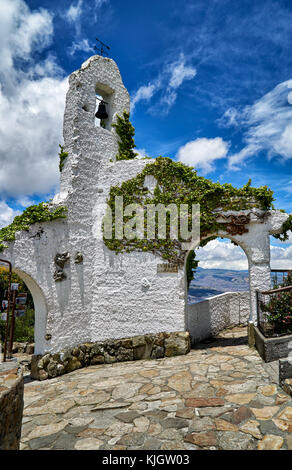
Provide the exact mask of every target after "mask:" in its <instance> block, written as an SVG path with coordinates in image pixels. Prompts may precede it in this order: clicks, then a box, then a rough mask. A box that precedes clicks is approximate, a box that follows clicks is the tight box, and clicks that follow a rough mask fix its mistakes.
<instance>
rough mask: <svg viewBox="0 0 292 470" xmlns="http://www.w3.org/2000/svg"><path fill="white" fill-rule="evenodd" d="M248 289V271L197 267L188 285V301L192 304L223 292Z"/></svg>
mask: <svg viewBox="0 0 292 470" xmlns="http://www.w3.org/2000/svg"><path fill="white" fill-rule="evenodd" d="M248 289H249V283H248V271H235V270H231V269H203V268H197V269H196V271H195V274H194V279H193V280H192V282H191V284H190V287H189V292H188V302H189V303H192V304H193V303H196V302H201V301H202V300H205V299H207V298H209V297H213V296H214V295H219V294H223V293H224V292H242V291H247V290H248Z"/></svg>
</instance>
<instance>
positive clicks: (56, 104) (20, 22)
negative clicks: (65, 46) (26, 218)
mask: <svg viewBox="0 0 292 470" xmlns="http://www.w3.org/2000/svg"><path fill="white" fill-rule="evenodd" d="M52 34H53V27H52V16H51V15H50V14H49V13H48V12H47V11H46V10H43V9H41V10H39V11H37V12H31V11H30V10H29V8H28V7H27V5H26V4H25V3H24V1H23V0H1V1H0V60H1V74H0V140H1V147H0V162H1V166H0V191H1V194H2V196H3V195H8V196H12V197H17V196H18V195H30V194H33V193H38V194H46V193H48V192H50V191H52V189H53V187H55V186H56V185H57V184H58V180H59V172H58V156H57V154H58V144H59V143H62V140H63V138H62V120H63V112H64V104H65V93H66V90H67V79H64V78H63V75H62V73H63V71H62V69H61V68H60V67H59V66H58V65H57V63H56V60H55V58H54V57H53V56H52V55H48V56H47V57H46V58H45V59H44V60H42V61H39V62H38V63H35V62H34V60H33V56H34V52H35V51H36V50H38V51H42V50H43V48H45V47H47V45H48V44H50V41H51V40H52ZM19 35H20V36H19ZM19 37H21V38H22V40H20V39H19ZM19 57H22V59H24V60H25V61H26V66H27V67H26V69H25V70H26V71H24V69H23V68H22V69H20V68H18V67H17V66H16V65H15V59H17V58H19ZM2 59H3V61H2Z"/></svg>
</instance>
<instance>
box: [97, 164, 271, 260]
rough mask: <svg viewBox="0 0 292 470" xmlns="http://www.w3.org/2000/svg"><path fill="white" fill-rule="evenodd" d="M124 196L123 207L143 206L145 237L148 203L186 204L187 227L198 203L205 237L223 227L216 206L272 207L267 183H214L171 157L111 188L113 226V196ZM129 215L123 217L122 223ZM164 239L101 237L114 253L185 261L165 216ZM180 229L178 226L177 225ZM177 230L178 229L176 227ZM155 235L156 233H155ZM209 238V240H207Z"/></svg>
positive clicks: (146, 167)
mask: <svg viewBox="0 0 292 470" xmlns="http://www.w3.org/2000/svg"><path fill="white" fill-rule="evenodd" d="M147 175H152V176H153V177H154V178H155V179H156V181H157V185H156V188H155V190H154V194H149V192H148V189H147V188H146V187H144V180H145V177H146V176H147ZM116 196H123V203H124V207H125V206H127V205H128V204H135V203H136V204H140V205H142V206H143V207H144V228H145V232H144V236H145V234H146V227H147V211H146V206H147V205H148V204H155V205H157V204H159V203H161V204H164V205H165V206H168V205H169V204H173V203H175V204H177V206H179V205H180V204H187V205H188V207H189V212H190V214H189V220H188V225H189V230H191V207H192V204H200V211H201V217H200V224H201V238H202V239H204V238H205V237H206V236H208V235H210V236H214V238H216V236H217V234H218V231H219V230H220V229H221V230H224V224H222V223H221V224H220V223H218V222H217V220H216V213H214V211H215V209H218V208H220V210H222V211H227V210H234V211H239V210H245V209H251V208H259V209H262V210H268V209H270V208H273V204H272V201H273V200H274V198H273V191H271V189H269V188H268V187H267V186H262V187H260V188H253V187H251V181H250V180H249V181H248V183H247V184H246V185H245V186H243V187H242V188H239V189H238V188H235V187H233V186H232V185H231V184H220V183H213V182H212V181H210V180H208V179H206V178H204V177H201V176H198V175H197V172H196V171H194V169H193V168H192V167H190V166H187V165H184V164H183V163H180V162H175V161H173V160H172V159H170V158H166V157H158V158H157V159H156V160H154V162H153V163H149V164H147V165H146V166H145V168H144V169H143V171H142V172H141V173H140V174H138V175H137V176H136V177H135V178H132V179H130V180H128V181H125V182H123V183H122V184H121V185H120V186H113V187H112V188H111V189H110V193H109V198H108V201H107V203H108V206H109V207H110V208H111V211H112V215H113V219H112V220H113V224H112V228H113V230H114V228H115V225H114V221H115V197H116ZM130 219H131V217H124V220H123V222H124V224H126V222H127V221H129V220H130ZM166 223H167V231H166V239H159V238H158V237H156V238H155V239H153V240H148V239H147V238H146V237H145V238H143V239H141V238H134V239H132V240H128V239H125V238H124V239H122V240H119V239H116V238H114V237H113V238H111V239H107V238H105V237H104V242H105V244H106V246H107V247H108V248H109V249H110V250H113V251H115V252H116V253H121V252H131V251H144V252H152V253H154V254H158V255H159V256H161V257H162V258H163V259H165V260H167V261H168V262H171V263H178V264H183V263H184V257H185V254H184V253H183V252H182V250H181V244H182V242H183V241H185V240H182V239H180V238H179V237H178V240H173V239H171V238H170V231H169V228H170V219H169V217H168V216H167V218H166ZM179 228H180V227H179ZM179 232H180V230H179ZM156 234H157V233H156ZM208 241H209V239H208Z"/></svg>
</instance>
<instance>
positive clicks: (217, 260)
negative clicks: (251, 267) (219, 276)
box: [196, 239, 292, 270]
mask: <svg viewBox="0 0 292 470" xmlns="http://www.w3.org/2000/svg"><path fill="white" fill-rule="evenodd" d="M196 258H197V259H198V260H200V264H199V266H200V267H201V268H205V269H216V268H217V269H235V270H246V269H248V262H247V257H246V255H245V253H244V251H243V250H242V249H241V248H240V247H239V246H236V245H234V244H233V243H231V242H230V241H223V240H219V239H216V240H211V241H210V242H209V243H208V244H207V245H205V246H204V247H201V248H198V250H196ZM291 263H292V245H289V246H287V245H286V246H283V247H281V246H273V245H271V267H272V268H274V269H289V267H291Z"/></svg>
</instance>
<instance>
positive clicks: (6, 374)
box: [0, 363, 23, 450]
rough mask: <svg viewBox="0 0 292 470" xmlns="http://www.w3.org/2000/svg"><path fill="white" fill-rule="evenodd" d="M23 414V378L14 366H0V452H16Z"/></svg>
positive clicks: (6, 364)
mask: <svg viewBox="0 0 292 470" xmlns="http://www.w3.org/2000/svg"><path fill="white" fill-rule="evenodd" d="M22 412H23V377H22V372H21V370H20V369H18V368H17V367H15V364H11V363H3V364H0V450H18V449H19V444H20V436H21V422H22Z"/></svg>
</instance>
